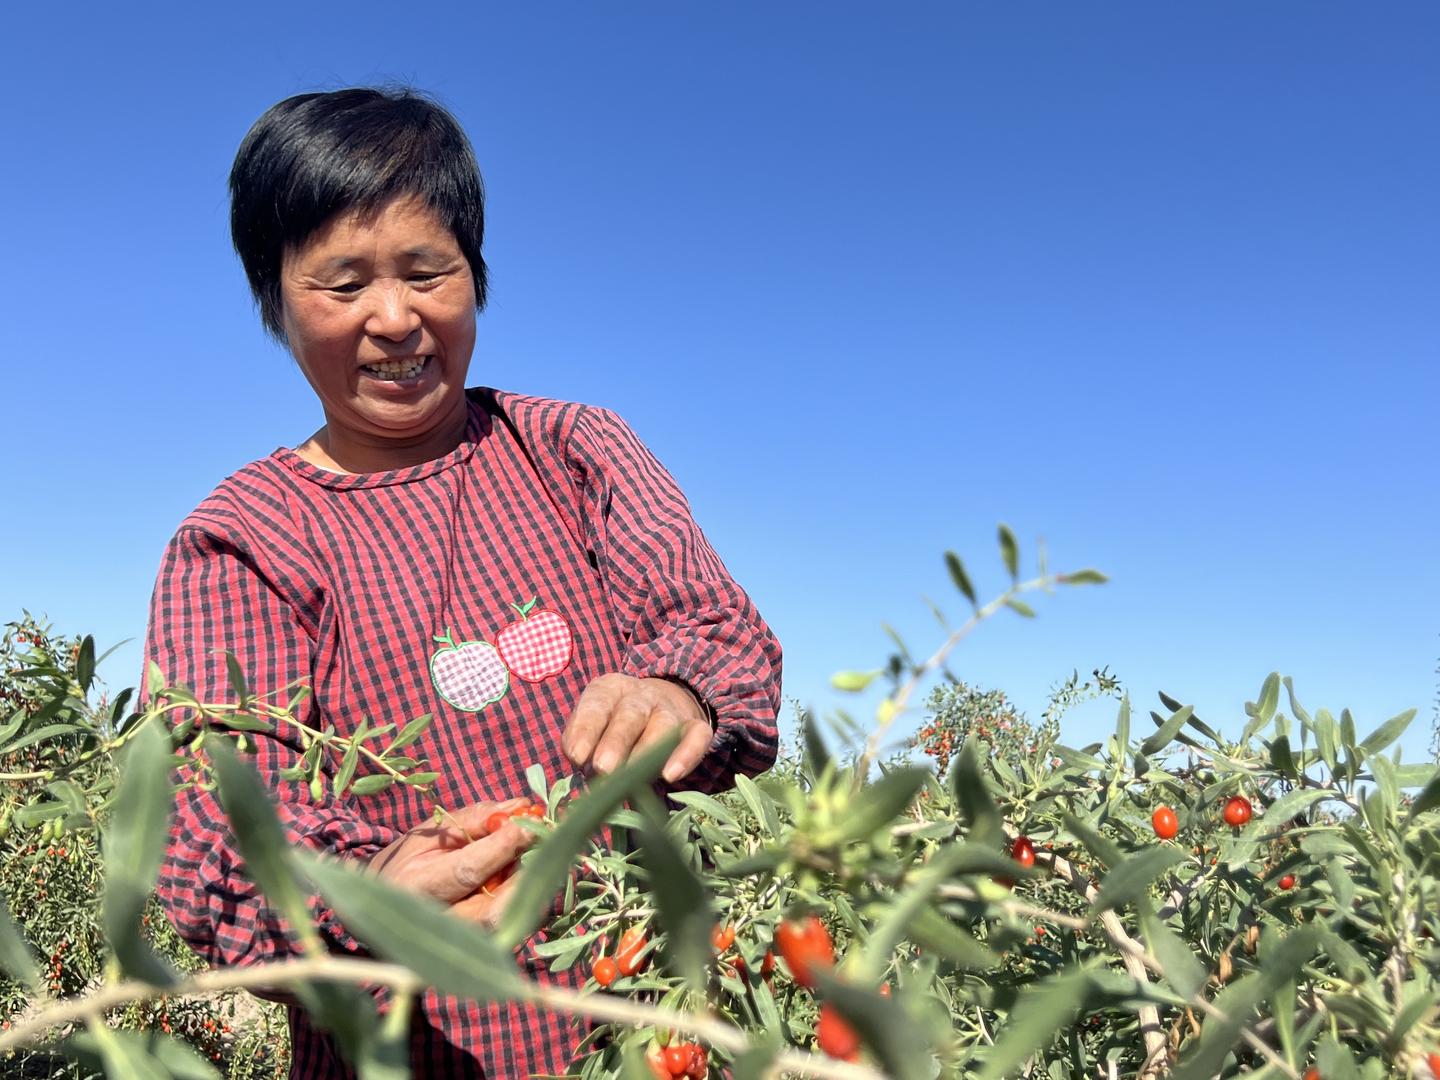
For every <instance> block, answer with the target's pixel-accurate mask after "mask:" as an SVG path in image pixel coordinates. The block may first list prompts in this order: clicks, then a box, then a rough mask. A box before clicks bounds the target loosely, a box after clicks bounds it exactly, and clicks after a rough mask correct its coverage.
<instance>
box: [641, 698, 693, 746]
mask: <svg viewBox="0 0 1440 1080" xmlns="http://www.w3.org/2000/svg"><path fill="white" fill-rule="evenodd" d="M684 723H685V722H684V720H683V719H682V718H681V716H680V714H678V713H677V712H676V711H675V710H674V709H673V708H671V707H670V706H669V705H668V704H661V705H656V706H655V707H654V708H653V709H651V710H650V722H649V723H648V724H646V725H645V730H644V732H642V733H641V735H640V738H638V739H636V740H635V745H634V746H633V747H632V748H631V750H630V753H631V754H632V755H636V754H642V753H644V752H645V751H646V750H648V749H650V747H652V746H654V745H655V744H656V743H658V742H663V741H664V740H665V739H667V738H669V737H671V736H673V735H674V734H676V732H678V731H679V730H680V729H681V728H682V727H683V726H684Z"/></svg>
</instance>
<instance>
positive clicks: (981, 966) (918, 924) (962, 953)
mask: <svg viewBox="0 0 1440 1080" xmlns="http://www.w3.org/2000/svg"><path fill="white" fill-rule="evenodd" d="M905 936H906V938H907V940H909V941H913V942H914V943H915V944H916V945H918V946H920V948H922V949H924V950H925V951H926V952H927V953H928V954H930V955H931V956H937V957H940V958H942V959H944V960H946V961H948V962H949V963H950V964H952V965H954V966H955V967H957V968H959V969H960V970H962V971H990V970H993V969H994V968H995V967H996V966H998V964H999V961H998V959H997V958H996V956H995V954H994V953H993V952H991V951H990V949H989V948H987V947H986V946H984V945H982V944H981V943H980V942H978V941H976V940H975V938H974V937H972V936H971V935H970V933H969V932H968V931H966V930H964V929H962V928H961V927H960V926H959V925H958V924H956V923H955V922H953V921H951V920H950V919H948V918H946V917H945V916H944V915H942V914H940V912H939V911H937V910H936V909H935V908H934V907H927V908H921V909H920V910H919V911H918V912H916V913H915V917H914V918H913V919H912V920H911V921H910V925H909V927H907V928H906V935H905Z"/></svg>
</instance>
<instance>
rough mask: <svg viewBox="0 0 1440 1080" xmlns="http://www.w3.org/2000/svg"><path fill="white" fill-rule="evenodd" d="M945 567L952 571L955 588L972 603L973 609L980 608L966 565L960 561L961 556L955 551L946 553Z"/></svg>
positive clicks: (951, 577)
mask: <svg viewBox="0 0 1440 1080" xmlns="http://www.w3.org/2000/svg"><path fill="white" fill-rule="evenodd" d="M945 566H946V568H947V569H949V571H950V580H951V581H953V582H954V583H955V587H956V588H957V589H959V590H960V592H961V593H962V594H963V595H964V597H965V599H966V600H969V601H970V604H971V606H972V607H975V606H978V604H977V603H976V600H975V586H974V585H972V584H970V575H969V574H967V573H966V572H965V564H964V563H962V562H961V561H960V556H959V555H956V554H955V552H953V551H947V552H945Z"/></svg>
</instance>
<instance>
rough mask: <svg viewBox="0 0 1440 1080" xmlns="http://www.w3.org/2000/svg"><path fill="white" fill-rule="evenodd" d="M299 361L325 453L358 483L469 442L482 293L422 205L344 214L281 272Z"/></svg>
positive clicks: (451, 240) (403, 202) (289, 332)
mask: <svg viewBox="0 0 1440 1080" xmlns="http://www.w3.org/2000/svg"><path fill="white" fill-rule="evenodd" d="M280 297H281V306H282V322H283V325H284V329H285V337H286V339H287V341H288V343H289V346H290V351H291V352H292V353H293V354H294V356H295V360H296V362H298V363H299V365H300V370H301V371H303V372H304V373H305V377H306V378H307V379H308V380H309V381H310V385H311V386H312V387H313V388H314V390H315V393H316V395H317V396H318V397H319V398H320V404H321V406H322V407H323V408H324V410H325V422H326V429H325V442H324V450H325V452H326V453H327V454H328V455H329V457H331V458H332V459H333V460H335V461H336V462H339V463H341V464H342V466H343V467H344V468H346V469H347V470H349V471H352V472H371V471H378V470H381V469H384V468H399V467H403V466H405V465H409V464H417V463H418V462H420V461H425V460H429V459H431V458H434V457H441V456H443V455H444V454H446V453H448V452H449V451H450V450H451V449H453V448H454V446H455V445H456V444H457V443H458V441H459V438H460V436H461V435H462V434H463V433H464V430H465V419H466V406H465V376H466V372H467V371H468V369H469V367H470V353H471V351H472V350H473V349H474V347H475V282H474V280H473V278H472V276H471V273H470V264H469V262H468V261H467V260H466V258H465V255H464V253H463V252H462V251H461V250H460V245H459V244H458V243H456V241H455V237H454V235H452V234H451V232H450V230H449V229H447V228H446V227H445V226H444V225H443V224H441V223H440V221H439V220H437V219H436V217H435V215H434V213H433V212H432V211H431V210H430V208H429V207H428V206H426V205H425V204H424V203H423V202H422V201H420V200H419V199H417V198H413V197H402V198H397V199H394V200H392V201H391V202H389V203H387V204H385V206H384V207H382V208H381V210H380V211H379V213H378V214H374V215H366V216H364V217H362V216H360V215H358V214H356V213H353V212H350V213H342V214H339V215H337V216H336V217H334V218H333V219H331V220H330V221H329V222H327V223H326V224H325V225H324V226H322V227H321V228H320V229H319V230H318V231H317V232H316V233H315V234H314V235H313V236H311V237H310V239H309V240H308V241H306V243H305V245H304V246H303V247H301V248H299V249H297V250H295V251H292V252H287V253H286V255H285V257H284V261H283V263H282V265H281V271H280Z"/></svg>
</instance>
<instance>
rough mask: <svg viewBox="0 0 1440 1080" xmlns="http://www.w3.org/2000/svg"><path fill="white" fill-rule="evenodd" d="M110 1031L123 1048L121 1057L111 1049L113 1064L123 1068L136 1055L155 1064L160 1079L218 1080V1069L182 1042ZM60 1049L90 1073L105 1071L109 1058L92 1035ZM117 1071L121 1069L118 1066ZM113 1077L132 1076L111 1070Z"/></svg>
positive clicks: (149, 1034) (84, 1032) (152, 1033)
mask: <svg viewBox="0 0 1440 1080" xmlns="http://www.w3.org/2000/svg"><path fill="white" fill-rule="evenodd" d="M109 1031H110V1033H111V1034H113V1035H115V1036H117V1040H116V1041H117V1042H119V1043H120V1044H122V1045H121V1047H120V1048H119V1054H118V1055H117V1054H116V1053H115V1048H113V1047H112V1048H111V1056H110V1058H109V1060H111V1061H117V1062H120V1063H122V1064H123V1063H124V1062H126V1061H128V1060H129V1059H128V1058H126V1057H125V1056H124V1055H125V1054H127V1053H135V1054H140V1055H145V1056H146V1057H148V1058H149V1059H150V1061H151V1062H152V1064H151V1067H152V1068H154V1067H155V1066H156V1065H158V1066H159V1067H160V1069H161V1071H160V1072H159V1073H158V1074H157V1075H160V1076H165V1077H174V1078H175V1080H219V1076H220V1073H219V1072H218V1071H217V1070H216V1069H215V1066H213V1065H212V1064H210V1062H208V1061H206V1060H205V1059H204V1058H202V1057H201V1056H200V1055H199V1054H198V1053H196V1052H195V1050H194V1049H193V1048H192V1047H191V1046H190V1045H189V1044H188V1043H186V1042H183V1041H182V1040H180V1039H176V1038H171V1037H170V1036H168V1035H162V1034H161V1033H160V1032H158V1031H154V1030H151V1031H147V1032H143V1033H142V1032H138V1031H126V1030H120V1031H115V1030H114V1029H109ZM124 1044H128V1045H124ZM59 1049H60V1052H61V1053H63V1054H64V1055H65V1056H66V1057H69V1058H72V1059H73V1060H75V1061H78V1062H79V1063H80V1064H81V1065H83V1066H84V1067H85V1068H86V1069H88V1070H90V1071H91V1072H104V1071H106V1062H107V1057H106V1055H105V1053H104V1052H102V1050H101V1041H100V1040H99V1039H97V1038H96V1037H95V1035H94V1034H92V1033H91V1032H90V1031H87V1030H81V1031H77V1032H76V1033H75V1034H74V1035H71V1036H70V1037H69V1038H68V1039H66V1040H65V1041H64V1042H63V1043H61V1044H60V1047H59ZM116 1067H117V1068H118V1067H121V1066H120V1065H117V1066H116ZM110 1075H111V1076H117V1075H118V1076H122V1077H128V1076H130V1075H131V1074H130V1073H128V1072H121V1073H116V1072H115V1071H114V1070H113V1069H112V1070H111V1071H110ZM141 1075H144V1074H143V1073H142V1074H141Z"/></svg>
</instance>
